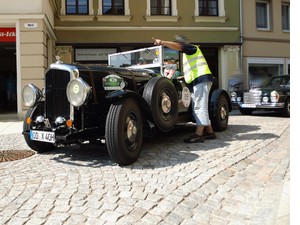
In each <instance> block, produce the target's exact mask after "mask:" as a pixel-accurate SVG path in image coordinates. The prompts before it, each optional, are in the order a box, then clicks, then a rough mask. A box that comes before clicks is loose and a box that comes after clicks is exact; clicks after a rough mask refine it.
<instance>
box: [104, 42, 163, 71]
mask: <svg viewBox="0 0 300 225" xmlns="http://www.w3.org/2000/svg"><path fill="white" fill-rule="evenodd" d="M161 51H162V50H161V48H160V47H149V48H143V49H138V50H132V51H127V52H120V53H116V54H110V55H109V65H110V66H114V67H137V68H151V67H153V65H155V66H157V64H161V62H162V58H161V55H162V53H161Z"/></svg>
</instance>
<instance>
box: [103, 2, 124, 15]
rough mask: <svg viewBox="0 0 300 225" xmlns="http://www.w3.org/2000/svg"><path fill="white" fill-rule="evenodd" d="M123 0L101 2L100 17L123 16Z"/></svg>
mask: <svg viewBox="0 0 300 225" xmlns="http://www.w3.org/2000/svg"><path fill="white" fill-rule="evenodd" d="M124 8H125V7H124V0H102V15H124V12H125V9H124Z"/></svg>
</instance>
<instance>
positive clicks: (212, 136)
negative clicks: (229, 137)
mask: <svg viewBox="0 0 300 225" xmlns="http://www.w3.org/2000/svg"><path fill="white" fill-rule="evenodd" d="M204 139H210V140H213V139H217V136H216V134H215V133H205V134H204Z"/></svg>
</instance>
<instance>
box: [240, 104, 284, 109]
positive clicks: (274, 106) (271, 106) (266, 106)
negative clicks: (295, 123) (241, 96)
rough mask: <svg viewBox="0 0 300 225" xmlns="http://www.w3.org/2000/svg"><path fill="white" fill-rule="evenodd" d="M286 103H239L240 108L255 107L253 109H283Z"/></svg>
mask: <svg viewBox="0 0 300 225" xmlns="http://www.w3.org/2000/svg"><path fill="white" fill-rule="evenodd" d="M284 106H285V103H283V102H282V103H262V104H245V103H239V107H240V108H247V109H249V108H253V109H282V108H284Z"/></svg>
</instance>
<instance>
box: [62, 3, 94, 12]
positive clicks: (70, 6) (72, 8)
mask: <svg viewBox="0 0 300 225" xmlns="http://www.w3.org/2000/svg"><path fill="white" fill-rule="evenodd" d="M65 4H66V15H88V14H89V2H88V0H66V2H65Z"/></svg>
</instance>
